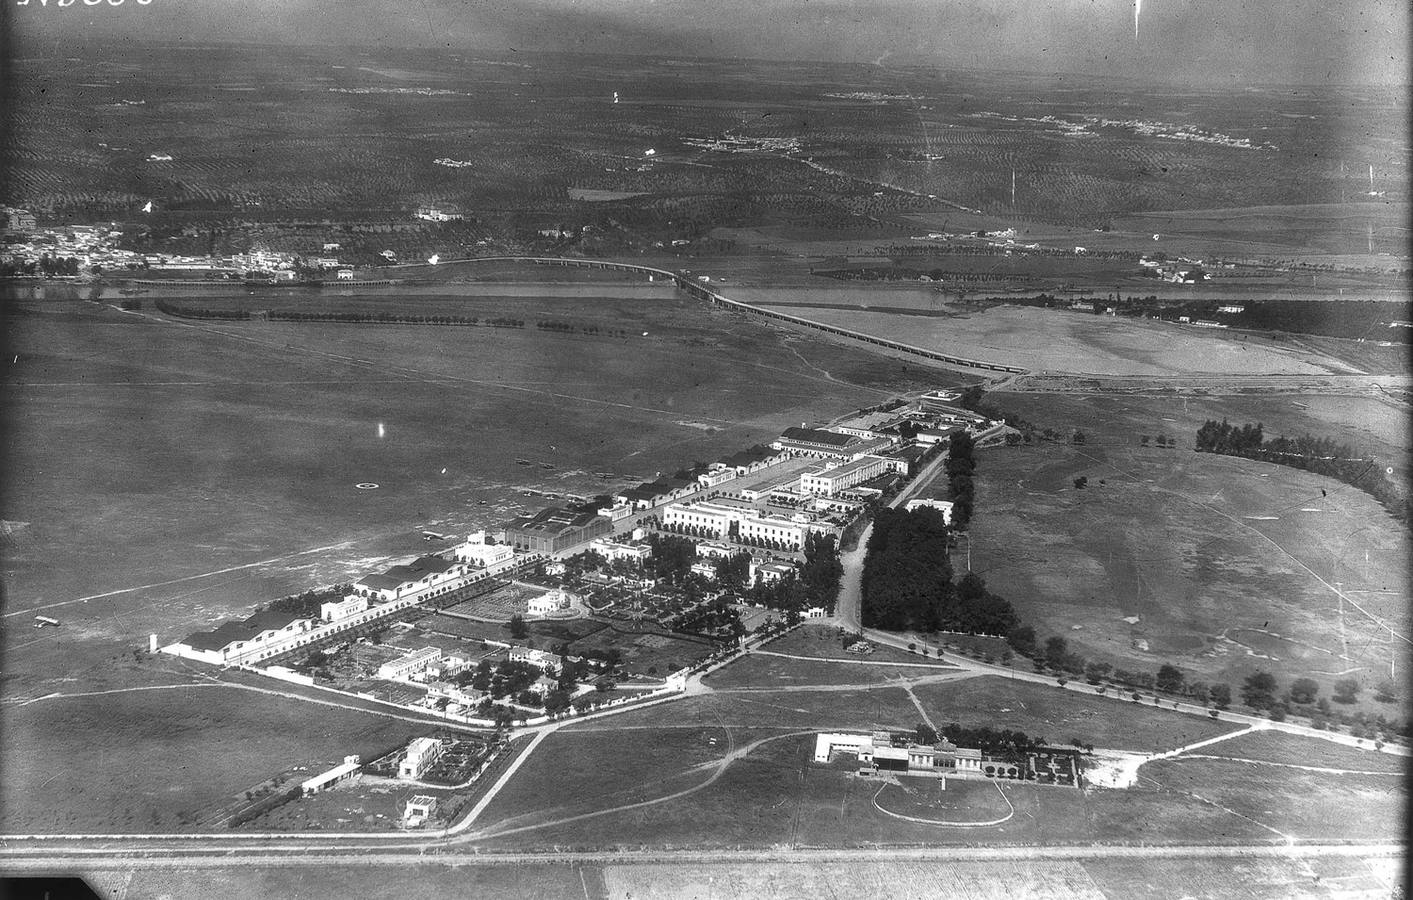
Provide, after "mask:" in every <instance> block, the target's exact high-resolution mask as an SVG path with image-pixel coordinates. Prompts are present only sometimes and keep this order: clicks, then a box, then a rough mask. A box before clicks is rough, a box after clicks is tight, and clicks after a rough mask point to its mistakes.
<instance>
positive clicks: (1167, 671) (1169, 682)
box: [1154, 663, 1184, 694]
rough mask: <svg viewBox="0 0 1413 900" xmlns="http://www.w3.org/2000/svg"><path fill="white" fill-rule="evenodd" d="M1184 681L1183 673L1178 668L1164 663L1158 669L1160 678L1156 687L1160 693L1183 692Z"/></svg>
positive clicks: (1156, 682)
mask: <svg viewBox="0 0 1413 900" xmlns="http://www.w3.org/2000/svg"><path fill="white" fill-rule="evenodd" d="M1183 681H1184V679H1183V675H1182V672H1181V671H1180V670H1179V669H1178V668H1177V667H1176V666H1173V665H1170V664H1168V663H1164V664H1163V665H1162V666H1161V667H1159V669H1158V677H1157V678H1156V679H1155V681H1154V685H1155V686H1156V687H1157V688H1158V690H1160V691H1166V692H1167V693H1169V694H1177V693H1181V692H1182V683H1183Z"/></svg>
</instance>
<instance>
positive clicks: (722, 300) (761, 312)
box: [397, 256, 1029, 375]
mask: <svg viewBox="0 0 1413 900" xmlns="http://www.w3.org/2000/svg"><path fill="white" fill-rule="evenodd" d="M473 262H523V263H530V264H531V265H537V266H563V267H565V268H571V269H608V270H611V271H617V272H629V273H632V274H635V275H643V276H646V277H648V278H650V279H654V280H656V279H668V280H671V281H672V282H673V284H674V285H676V287H677V289H678V290H679V291H682V292H683V293H685V294H686V295H687V296H689V297H692V298H694V299H697V300H705V301H706V302H708V303H711V304H712V305H714V306H722V307H726V308H728V309H734V310H737V311H739V312H743V313H746V314H748V315H753V316H763V317H765V318H767V319H776V320H778V321H781V322H788V323H789V324H791V325H798V326H800V327H803V328H811V329H814V330H815V331H822V332H824V333H826V334H832V335H835V336H837V337H844V338H849V339H851V340H855V341H861V342H863V343H865V344H873V345H874V346H876V347H882V348H884V349H886V350H893V351H895V352H898V353H906V354H908V355H909V356H915V357H919V358H922V359H927V360H931V361H934V362H940V363H945V364H947V365H950V366H960V367H962V368H967V369H985V370H987V371H991V372H1005V373H1007V374H1012V375H1024V374H1026V373H1027V372H1028V371H1029V370H1027V369H1024V368H1021V367H1019V366H1007V365H1003V364H1001V363H991V362H984V361H982V360H978V359H967V358H966V357H962V356H953V355H951V354H949V353H939V352H938V351H936V350H929V349H928V348H926V347H918V346H915V345H913V344H904V343H902V342H901V341H891V340H889V339H888V338H881V337H878V336H877V335H872V334H865V333H864V332H861V331H854V330H853V329H850V328H842V327H840V326H838V325H830V324H827V323H825V322H816V321H815V320H814V319H806V318H805V317H803V316H793V315H790V314H789V313H783V312H777V311H775V310H773V309H766V308H765V307H763V306H756V305H755V304H753V303H744V302H742V301H740V300H732V299H731V298H729V297H725V296H723V295H721V294H720V293H718V292H716V291H714V290H711V289H710V288H708V287H706V286H704V284H703V283H702V282H700V281H698V280H696V279H694V278H693V277H692V275H691V273H689V272H672V271H669V270H667V269H659V268H656V267H654V266H642V265H638V264H636V263H624V262H614V261H612V260H599V259H569V258H564V257H556V256H472V257H467V258H465V259H448V260H442V261H441V262H440V263H438V265H441V266H446V265H454V264H457V263H473ZM426 265H428V264H426V263H405V264H403V265H401V266H398V267H397V268H414V267H415V268H423V267H425V266H426Z"/></svg>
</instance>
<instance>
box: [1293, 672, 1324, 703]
mask: <svg viewBox="0 0 1413 900" xmlns="http://www.w3.org/2000/svg"><path fill="white" fill-rule="evenodd" d="M1318 693H1320V684H1319V682H1317V681H1316V680H1315V679H1313V678H1297V679H1295V680H1294V681H1292V682H1291V683H1290V702H1291V703H1314V702H1315V695H1316V694H1318Z"/></svg>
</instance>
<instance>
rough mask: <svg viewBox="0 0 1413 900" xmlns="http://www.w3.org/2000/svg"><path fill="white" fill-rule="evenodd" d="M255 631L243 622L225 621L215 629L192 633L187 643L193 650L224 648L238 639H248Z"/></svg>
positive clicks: (253, 635)
mask: <svg viewBox="0 0 1413 900" xmlns="http://www.w3.org/2000/svg"><path fill="white" fill-rule="evenodd" d="M253 637H255V633H254V632H252V631H251V630H250V627H249V626H248V625H246V624H245V623H243V622H224V623H222V624H221V625H220V627H218V628H216V629H215V630H214V631H198V632H196V633H195V634H193V635H190V636H189V637H188V638H187V639H186V642H187V645H188V646H190V647H191V648H192V649H193V650H224V649H225V648H226V647H229V646H230V645H231V644H234V643H235V642H236V641H248V640H250V639H251V638H253Z"/></svg>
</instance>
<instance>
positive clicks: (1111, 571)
mask: <svg viewBox="0 0 1413 900" xmlns="http://www.w3.org/2000/svg"><path fill="white" fill-rule="evenodd" d="M1308 400H1309V402H1308V403H1305V404H1304V405H1305V406H1307V409H1305V410H1298V409H1292V408H1291V407H1290V406H1289V405H1288V404H1289V402H1290V401H1288V400H1287V401H1279V400H1278V401H1273V402H1272V406H1271V412H1272V415H1271V416H1269V417H1268V418H1266V422H1267V423H1268V424H1267V433H1268V434H1275V433H1282V432H1283V433H1286V434H1292V433H1299V432H1300V431H1305V430H1308V431H1310V432H1312V433H1316V434H1328V435H1337V436H1340V437H1341V439H1350V440H1352V441H1358V442H1359V444H1360V445H1361V446H1364V447H1368V448H1369V449H1370V450H1373V451H1374V452H1376V453H1379V454H1381V455H1382V454H1394V453H1399V452H1400V450H1401V448H1400V446H1399V445H1400V444H1402V443H1403V442H1405V441H1406V438H1404V437H1402V436H1399V435H1396V434H1395V433H1394V427H1395V426H1394V424H1393V422H1392V421H1390V416H1391V410H1389V409H1388V408H1387V407H1385V406H1383V405H1381V404H1379V403H1378V402H1376V401H1368V402H1360V401H1357V400H1350V401H1349V402H1348V403H1347V404H1346V406H1347V408H1346V409H1344V410H1343V411H1342V412H1341V411H1336V410H1335V409H1334V408H1335V407H1338V406H1340V405H1341V404H1342V403H1343V401H1339V400H1335V399H1333V398H1328V399H1326V398H1318V397H1312V398H1308ZM996 401H997V402H998V403H1001V404H1002V405H1003V406H1005V407H1006V408H1007V409H1014V410H1015V411H1016V412H1017V413H1018V414H1020V415H1021V416H1024V417H1026V418H1031V417H1032V416H1034V418H1031V421H1035V422H1037V423H1038V424H1041V425H1048V424H1051V423H1057V422H1061V421H1063V422H1065V423H1066V424H1067V425H1068V426H1069V427H1075V428H1079V429H1081V430H1083V431H1085V433H1086V436H1087V440H1086V443H1085V445H1084V446H1082V447H1075V446H1057V445H1037V446H1035V447H1031V448H1016V449H1010V450H1004V451H997V452H994V453H988V454H986V455H985V456H984V457H983V458H982V459H981V461H980V465H979V469H978V472H979V478H978V485H979V496H978V501H977V509H978V512H977V515H976V517H975V519H974V520H973V524H972V527H971V558H972V565H973V568H974V569H975V571H977V572H979V573H981V574H982V575H983V576H984V577H985V578H986V580H987V583H988V585H989V586H990V587H991V588H992V589H993V590H995V591H996V592H997V593H999V594H1001V595H1002V596H1005V597H1007V598H1008V599H1010V600H1011V602H1012V603H1013V604H1014V605H1015V606H1016V609H1017V611H1018V612H1019V613H1020V615H1021V617H1022V619H1024V620H1025V621H1026V622H1028V623H1030V624H1032V625H1034V626H1035V627H1036V629H1037V630H1038V631H1040V632H1042V633H1044V634H1058V635H1061V636H1063V637H1064V638H1065V639H1066V640H1067V641H1068V642H1069V643H1070V645H1071V648H1072V649H1075V650H1078V651H1079V652H1081V653H1083V654H1085V655H1086V656H1089V657H1093V658H1097V659H1103V660H1105V661H1108V662H1111V663H1113V664H1114V665H1116V666H1118V667H1121V668H1127V669H1138V670H1144V671H1150V672H1151V671H1155V670H1156V669H1157V668H1158V667H1159V666H1160V665H1162V664H1163V663H1164V662H1171V663H1173V664H1174V665H1177V666H1178V667H1179V668H1182V669H1183V670H1184V671H1185V672H1187V673H1188V678H1189V679H1200V680H1204V681H1208V682H1212V681H1226V682H1229V683H1232V684H1239V683H1240V681H1241V679H1242V678H1244V677H1245V675H1246V674H1249V673H1250V672H1252V671H1254V670H1256V669H1258V668H1261V669H1265V670H1267V671H1271V672H1273V673H1275V674H1277V675H1278V676H1279V677H1280V678H1281V680H1282V682H1283V684H1288V682H1289V679H1292V678H1295V677H1300V676H1306V675H1308V676H1310V677H1313V678H1315V679H1316V680H1317V681H1319V682H1321V684H1322V685H1323V690H1324V691H1325V693H1326V694H1328V691H1329V689H1330V685H1331V684H1332V683H1333V682H1334V681H1335V680H1336V679H1337V678H1339V677H1342V676H1345V675H1352V676H1355V677H1357V678H1358V679H1359V680H1360V681H1361V682H1362V683H1363V684H1364V687H1365V691H1364V696H1365V708H1366V709H1368V710H1369V711H1374V710H1375V709H1376V707H1378V708H1379V709H1380V711H1382V712H1384V713H1385V714H1387V713H1389V712H1391V711H1393V712H1396V711H1397V710H1396V709H1392V708H1390V707H1389V706H1387V705H1376V704H1373V703H1372V701H1371V700H1368V697H1369V694H1370V693H1371V691H1372V688H1373V686H1374V685H1376V684H1377V683H1378V682H1379V681H1380V680H1382V679H1385V678H1387V677H1388V676H1389V672H1390V667H1391V665H1392V663H1393V662H1394V661H1395V660H1397V659H1399V658H1401V657H1402V656H1403V655H1404V654H1405V653H1406V650H1407V646H1406V644H1405V643H1404V642H1403V640H1402V639H1399V638H1395V637H1393V636H1392V635H1391V634H1390V632H1389V631H1388V630H1386V629H1385V627H1384V625H1387V627H1388V628H1389V629H1392V630H1393V631H1394V632H1397V633H1398V634H1400V635H1407V634H1408V624H1409V620H1408V609H1407V604H1406V599H1405V598H1406V597H1407V592H1408V577H1407V570H1406V560H1407V558H1408V552H1409V548H1408V541H1407V533H1406V531H1405V530H1403V529H1401V528H1399V527H1398V526H1396V525H1395V523H1393V522H1392V521H1391V520H1390V519H1389V517H1388V515H1387V513H1385V512H1384V510H1383V509H1382V508H1381V507H1379V506H1378V505H1377V504H1376V503H1375V502H1374V501H1373V500H1372V499H1371V498H1370V497H1368V496H1367V495H1366V494H1364V493H1362V492H1360V491H1357V490H1355V489H1353V488H1350V487H1349V486H1347V485H1343V484H1341V483H1339V482H1336V481H1333V480H1332V479H1327V478H1323V477H1320V476H1316V475H1311V474H1308V473H1305V472H1301V471H1298V470H1295V469H1290V468H1286V467H1281V466H1275V465H1270V464H1265V463H1256V462H1250V461H1246V460H1239V459H1233V458H1228V457H1218V456H1213V455H1209V454H1197V453H1194V452H1192V450H1190V449H1166V450H1164V449H1157V448H1143V447H1140V446H1139V439H1138V438H1139V435H1142V434H1148V435H1156V434H1167V435H1169V436H1172V437H1175V438H1176V439H1177V440H1178V441H1179V442H1181V443H1183V444H1186V445H1187V446H1188V447H1190V443H1189V442H1190V440H1191V431H1189V428H1191V429H1193V430H1195V428H1196V424H1193V423H1194V421H1195V422H1196V423H1197V424H1200V421H1201V418H1199V417H1214V418H1222V417H1224V416H1229V417H1230V419H1231V421H1233V422H1243V421H1251V420H1253V419H1260V418H1261V416H1260V413H1259V412H1258V411H1257V407H1258V406H1259V403H1260V401H1258V400H1256V399H1255V398H1252V399H1245V398H1242V399H1239V400H1233V401H1232V402H1231V403H1230V405H1228V403H1227V402H1226V401H1224V400H1219V399H1215V398H1213V399H1200V400H1193V401H1191V402H1190V403H1189V402H1187V401H1183V402H1173V401H1171V400H1167V401H1164V400H1159V399H1156V398H1134V397H1125V398H1107V397H1098V398H1095V397H1091V398H1084V399H1080V398H1065V397H1051V398H1049V399H1047V400H1043V401H1042V400H1041V398H1039V397H1034V396H1026V395H1009V394H1004V393H1003V394H999V395H997V397H996ZM1013 401H1015V402H1013ZM1317 406H1318V407H1323V410H1321V411H1320V412H1319V413H1318V414H1320V415H1327V416H1328V421H1320V420H1319V419H1317V418H1316V415H1317V410H1316V407H1317ZM1248 414H1249V415H1251V418H1249V419H1248V418H1246V416H1247V415H1248ZM1356 419H1357V420H1358V421H1359V425H1357V426H1356V425H1355V424H1354V422H1353V420H1356ZM1272 420H1276V422H1277V424H1276V426H1272V425H1271V424H1269V423H1270V422H1271V421H1272ZM1277 428H1280V429H1281V430H1280V431H1278V430H1277ZM1356 428H1357V429H1358V431H1357V433H1354V434H1351V432H1352V431H1355V429H1356ZM1091 429H1092V430H1091ZM1346 436H1348V437H1347V438H1346ZM1389 458H1390V459H1391V458H1392V457H1389ZM1402 465H1403V463H1402V462H1400V463H1399V466H1400V467H1401V466H1402ZM1080 476H1083V477H1085V478H1087V479H1088V485H1087V486H1086V487H1085V488H1084V489H1083V490H1077V489H1075V488H1074V486H1073V483H1072V482H1073V480H1074V479H1075V478H1077V477H1080ZM1335 585H1338V586H1339V588H1340V590H1343V591H1344V592H1345V595H1346V597H1348V598H1350V599H1351V600H1352V601H1353V603H1348V602H1345V603H1342V602H1341V600H1340V596H1339V594H1338V593H1336V590H1335V587H1334V586H1335ZM1353 604H1358V607H1362V610H1363V612H1361V611H1360V609H1359V608H1356V607H1355V606H1354V605H1353ZM1131 619H1136V620H1137V621H1136V622H1135V621H1127V620H1131ZM1380 623H1382V624H1380ZM1346 648H1347V650H1346Z"/></svg>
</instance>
